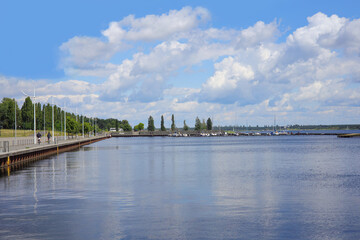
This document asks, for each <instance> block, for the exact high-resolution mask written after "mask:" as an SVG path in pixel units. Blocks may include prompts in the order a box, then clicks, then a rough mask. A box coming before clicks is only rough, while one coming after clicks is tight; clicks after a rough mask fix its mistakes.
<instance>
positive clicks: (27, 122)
mask: <svg viewBox="0 0 360 240" xmlns="http://www.w3.org/2000/svg"><path fill="white" fill-rule="evenodd" d="M33 117H34V111H33V103H32V101H31V98H30V97H27V98H25V102H24V104H23V105H22V107H21V121H22V124H23V127H22V128H23V129H33V128H34V124H33V121H34V119H33Z"/></svg>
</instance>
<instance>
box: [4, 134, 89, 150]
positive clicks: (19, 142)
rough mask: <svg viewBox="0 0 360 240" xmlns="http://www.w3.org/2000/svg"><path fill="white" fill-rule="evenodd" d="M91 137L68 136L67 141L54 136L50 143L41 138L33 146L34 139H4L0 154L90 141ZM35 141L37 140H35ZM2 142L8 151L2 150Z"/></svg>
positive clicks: (62, 137)
mask: <svg viewBox="0 0 360 240" xmlns="http://www.w3.org/2000/svg"><path fill="white" fill-rule="evenodd" d="M90 138H91V137H88V136H85V137H84V138H83V137H82V136H77V137H76V136H74V137H72V136H68V137H67V140H64V136H56V137H55V142H53V141H52V138H50V143H48V141H47V137H42V138H41V143H40V144H34V137H17V138H16V139H15V137H5V138H0V154H1V153H4V152H9V151H10V152H12V151H17V150H22V149H29V148H34V147H38V146H46V145H54V144H58V143H64V142H69V141H74V140H82V139H90ZM36 141H37V140H36ZM4 142H9V151H8V150H7V149H5V150H4Z"/></svg>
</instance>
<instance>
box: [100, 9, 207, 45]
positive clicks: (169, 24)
mask: <svg viewBox="0 0 360 240" xmlns="http://www.w3.org/2000/svg"><path fill="white" fill-rule="evenodd" d="M209 18H210V14H209V12H208V10H207V9H205V8H202V7H197V8H194V9H193V8H191V7H184V8H182V9H180V10H171V11H169V13H167V14H162V15H160V16H156V15H147V16H145V17H143V18H135V16H134V15H130V16H128V17H126V18H124V19H123V20H121V21H119V22H111V23H110V26H109V28H108V29H106V30H104V31H103V32H102V33H103V35H104V36H106V37H107V38H108V39H109V42H111V43H118V42H121V41H124V40H127V41H153V40H166V39H168V37H170V36H172V35H173V34H178V33H181V32H186V31H189V30H191V29H194V28H195V27H197V26H198V25H199V24H200V23H203V22H206V21H208V20H209Z"/></svg>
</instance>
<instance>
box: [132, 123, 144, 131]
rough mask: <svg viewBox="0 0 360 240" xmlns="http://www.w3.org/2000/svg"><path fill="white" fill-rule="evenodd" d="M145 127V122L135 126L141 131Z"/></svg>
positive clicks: (135, 129) (136, 129)
mask: <svg viewBox="0 0 360 240" xmlns="http://www.w3.org/2000/svg"><path fill="white" fill-rule="evenodd" d="M143 129H144V124H143V123H139V124H138V125H135V126H134V131H141V130H143Z"/></svg>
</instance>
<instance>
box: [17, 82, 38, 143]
mask: <svg viewBox="0 0 360 240" xmlns="http://www.w3.org/2000/svg"><path fill="white" fill-rule="evenodd" d="M21 92H22V93H23V94H24V95H25V96H28V97H30V98H32V96H30V95H28V94H26V93H24V91H21ZM33 98H34V144H36V111H35V105H36V104H35V101H36V95H35V88H34V97H33Z"/></svg>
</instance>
